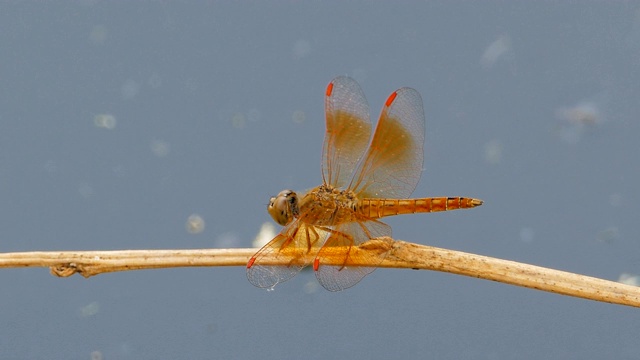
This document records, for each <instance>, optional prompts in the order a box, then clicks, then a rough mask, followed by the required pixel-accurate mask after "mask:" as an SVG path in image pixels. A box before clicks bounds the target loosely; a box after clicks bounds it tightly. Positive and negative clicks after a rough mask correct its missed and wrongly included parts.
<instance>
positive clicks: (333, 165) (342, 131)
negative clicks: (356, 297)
mask: <svg viewBox="0 0 640 360" xmlns="http://www.w3.org/2000/svg"><path fill="white" fill-rule="evenodd" d="M325 112H326V122H327V131H326V133H325V138H324V148H323V152H322V185H320V186H318V187H316V188H313V189H311V190H309V191H308V192H307V193H306V194H301V195H298V194H296V193H295V192H293V191H291V190H283V191H282V192H280V193H279V194H278V195H277V196H275V197H272V198H271V200H270V201H269V206H268V211H269V214H270V215H271V217H273V219H274V220H275V221H276V222H277V223H278V224H280V225H282V226H284V228H283V229H282V231H281V232H280V233H279V234H278V235H277V236H276V237H275V238H274V239H273V240H271V241H270V242H269V243H268V244H266V245H265V246H264V247H263V248H262V249H260V250H259V251H258V252H257V253H256V254H255V255H254V256H253V257H252V258H251V259H250V260H249V262H248V263H247V277H248V279H249V281H250V282H251V283H252V284H253V285H255V286H257V287H261V288H269V289H271V288H273V287H274V286H275V285H277V284H278V283H281V282H284V281H287V280H289V279H291V278H292V277H294V276H295V275H296V274H298V272H300V270H302V268H304V267H305V266H307V265H309V261H306V260H305V259H309V258H310V256H308V255H310V254H315V259H314V261H313V270H314V272H315V274H316V278H317V279H318V281H319V282H320V284H321V285H322V286H323V287H324V288H325V289H327V290H329V291H339V290H343V289H346V288H349V287H351V286H353V285H355V284H357V283H358V282H359V281H360V280H361V279H362V278H363V277H365V276H366V275H368V274H370V273H371V272H372V271H373V270H375V268H376V266H377V265H379V264H380V263H381V262H382V260H384V258H385V256H386V254H387V252H383V253H379V254H374V252H356V251H354V247H356V246H358V245H360V244H362V243H364V242H366V241H368V240H370V239H374V238H377V237H382V236H389V237H391V227H390V226H389V225H387V224H385V223H383V222H381V221H380V220H378V219H380V218H382V217H385V216H392V215H400V214H413V213H423V212H425V213H426V212H435V211H447V210H456V209H468V208H473V207H476V206H479V205H482V200H478V199H473V198H466V197H437V198H422V199H408V197H409V196H410V195H411V193H412V192H413V190H415V188H416V185H417V184H418V181H419V180H420V175H421V173H422V165H423V157H424V153H423V147H424V136H425V129H424V122H425V120H424V110H423V107H422V98H421V97H420V94H419V93H418V92H417V91H416V90H414V89H411V88H407V87H404V88H401V89H398V90H396V91H394V92H393V93H391V95H390V96H389V98H388V99H387V101H386V102H385V104H384V106H383V107H382V113H381V114H380V120H379V121H378V125H377V127H376V130H375V133H374V135H373V138H372V140H371V143H370V145H369V148H368V150H367V144H369V138H370V137H371V128H372V125H371V120H370V119H369V106H368V105H367V100H366V99H365V97H364V93H363V92H362V89H360V86H359V85H358V83H357V82H356V81H355V80H353V79H351V78H349V77H344V76H341V77H337V78H335V79H334V80H333V81H331V82H330V83H329V85H328V86H327V90H326V97H325ZM361 254H365V255H361ZM336 257H337V258H338V259H340V261H339V264H338V265H336V261H335V259H336ZM363 257H366V258H363ZM282 259H284V260H285V263H286V264H288V265H273V264H274V261H278V260H282ZM330 260H334V261H330ZM305 261H306V262H305ZM279 263H280V264H282V261H280V262H279ZM356 264H359V265H356ZM361 264H369V265H370V266H366V267H363V266H361Z"/></svg>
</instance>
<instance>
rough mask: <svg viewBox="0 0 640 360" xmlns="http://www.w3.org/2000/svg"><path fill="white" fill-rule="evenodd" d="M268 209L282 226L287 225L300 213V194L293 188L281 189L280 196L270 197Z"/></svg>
mask: <svg viewBox="0 0 640 360" xmlns="http://www.w3.org/2000/svg"><path fill="white" fill-rule="evenodd" d="M267 211H269V215H271V217H272V218H273V220H275V222H277V223H278V224H280V225H282V226H285V225H287V224H288V223H290V222H291V221H292V220H293V218H295V217H297V216H298V214H299V213H300V209H299V208H298V195H297V194H296V193H295V192H293V191H291V190H282V191H280V193H279V194H278V196H274V197H272V198H271V199H269V206H268V207H267Z"/></svg>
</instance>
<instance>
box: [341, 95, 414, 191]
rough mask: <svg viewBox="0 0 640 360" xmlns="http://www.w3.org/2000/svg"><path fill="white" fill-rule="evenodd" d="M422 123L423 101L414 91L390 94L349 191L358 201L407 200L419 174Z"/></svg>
mask: <svg viewBox="0 0 640 360" xmlns="http://www.w3.org/2000/svg"><path fill="white" fill-rule="evenodd" d="M424 121H425V120H424V109H423V106H422V98H421V97H420V94H419V93H418V92H417V91H416V90H414V89H411V88H401V89H398V90H396V91H395V92H393V93H392V94H391V95H390V96H389V98H388V99H387V101H386V103H385V105H384V107H383V108H382V113H381V114H380V120H379V121H378V125H377V127H376V131H375V133H374V135H373V139H372V140H371V145H370V146H369V150H368V151H367V153H366V154H365V157H364V158H363V160H362V161H361V163H360V164H359V166H358V169H357V170H356V173H355V175H354V178H353V180H352V182H351V184H350V186H349V189H351V190H353V191H354V192H355V193H356V194H358V196H359V197H361V198H365V197H369V198H374V197H375V198H407V197H409V196H410V195H411V193H412V192H413V190H415V188H416V185H417V184H418V181H419V180H420V175H421V173H422V165H423V159H424V136H425V131H424Z"/></svg>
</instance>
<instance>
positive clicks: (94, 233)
mask: <svg viewBox="0 0 640 360" xmlns="http://www.w3.org/2000/svg"><path fill="white" fill-rule="evenodd" d="M0 30H1V31H0V202H1V204H2V206H0V251H2V252H10V251H29V250H101V249H104V250H109V249H147V248H154V249H165V248H212V247H248V246H250V244H251V241H252V239H253V238H254V237H255V235H256V233H257V232H258V229H259V228H260V226H261V224H262V223H264V222H267V221H270V219H269V218H268V215H267V213H266V211H265V205H266V203H267V201H268V198H269V196H271V195H274V194H276V193H277V192H278V191H280V190H281V189H283V188H293V189H299V190H300V189H306V188H309V187H312V186H315V185H317V184H319V182H320V179H321V177H320V152H321V146H322V139H323V135H324V133H323V132H324V109H323V101H324V100H323V96H324V89H325V86H326V84H327V83H328V82H329V81H330V80H331V79H332V78H333V77H335V76H337V75H350V76H353V77H355V78H356V79H357V80H358V81H359V82H360V84H361V86H362V87H363V89H364V92H365V94H366V95H367V98H368V100H369V102H370V106H371V113H372V116H373V117H374V118H376V117H377V115H378V113H379V110H380V108H381V107H382V103H383V101H384V100H385V98H386V96H387V95H388V94H389V93H390V92H391V91H393V90H395V89H396V88H398V87H401V86H411V87H414V88H416V89H417V90H418V91H419V92H420V93H421V94H422V96H423V98H424V102H425V112H426V116H427V137H426V139H427V140H426V146H425V171H424V175H423V177H422V180H421V182H420V184H419V186H418V188H417V190H416V191H415V193H414V196H440V195H450V196H455V195H462V196H473V197H478V198H481V199H483V200H485V204H484V205H483V206H482V207H480V208H478V209H474V210H471V211H459V212H450V213H440V214H430V215H414V216H402V217H398V218H395V219H393V218H392V219H389V221H388V223H389V224H391V225H392V227H393V229H394V235H395V237H396V238H398V239H404V240H409V241H413V242H419V243H423V244H429V245H434V246H439V247H445V248H450V249H456V250H461V251H466V252H473V253H479V254H483V255H488V256H493V257H498V258H505V259H510V260H516V261H522V262H526V263H532V264H537V265H542V266H547V267H551V268H556V269H562V270H568V271H572V272H577V273H582V274H587V275H591V276H596V277H601V278H605V279H611V280H617V279H618V278H619V277H620V276H621V274H624V273H630V274H636V275H637V274H638V273H640V246H639V245H640V242H639V241H638V235H637V234H638V214H639V211H640V205H639V204H640V198H639V197H640V192H639V191H638V178H639V176H640V174H639V173H638V154H639V150H640V145H639V144H638V136H639V135H640V128H639V127H640V121H639V119H638V116H639V114H640V107H639V102H638V95H639V91H638V90H639V89H640V85H639V84H640V64H639V59H640V57H639V56H640V3H633V2H629V3H616V4H611V3H606V2H601V3H593V4H591V5H589V6H587V5H580V6H577V5H574V4H568V3H564V4H551V3H546V4H538V3H536V4H534V3H529V2H527V3H525V2H520V3H513V4H511V3H505V2H496V3H491V2H482V3H471V2H455V3H454V2H428V3H417V2H401V3H393V4H379V3H374V2H348V3H344V2H337V1H336V2H326V3H320V2H301V3H297V2H278V3H270V4H262V3H259V2H245V3H235V2H234V3H231V2H210V3H197V4H196V3H172V2H154V3H151V2H149V3H144V4H142V3H130V2H114V3H112V2H95V1H82V2H67V3H57V4H47V3H44V2H33V3H9V2H6V3H2V4H0ZM579 111H583V113H586V114H587V115H588V116H586V117H585V116H577V118H575V119H573V120H577V123H576V122H575V121H573V122H572V121H571V118H572V116H573V115H571V114H574V115H575V114H578V112H579ZM100 114H109V115H111V116H113V117H114V118H115V119H116V121H117V123H116V126H115V128H113V129H111V130H109V129H106V128H102V127H98V126H96V125H95V123H94V118H95V116H96V115H100ZM574 117H576V116H574ZM591 120H593V122H595V124H593V123H591V122H592V121H591ZM163 149H164V150H163ZM193 213H195V214H199V215H200V216H201V217H202V218H203V219H204V220H205V221H206V228H205V231H204V232H203V233H201V234H198V235H192V234H189V233H188V232H187V231H186V230H185V222H186V220H187V217H188V216H189V215H190V214H193ZM315 281H316V280H315V278H314V277H313V275H312V274H311V273H309V272H303V273H302V274H301V275H299V276H297V277H296V278H295V279H294V280H292V281H290V282H288V283H285V284H282V285H280V286H278V287H277V288H276V290H275V291H271V292H267V291H264V290H260V289H257V288H254V287H253V286H251V285H250V284H249V283H248V281H247V280H246V277H245V270H244V268H241V267H232V268H195V269H170V270H158V271H140V272H130V273H118V274H107V275H101V276H97V277H94V278H90V279H84V278H82V277H79V276H74V277H72V278H67V279H58V278H54V277H52V276H50V275H49V273H48V270H47V269H19V270H1V271H0V286H1V289H2V291H1V296H0V358H3V359H62V358H65V359H88V358H90V357H91V354H92V352H95V353H94V356H98V355H100V354H101V356H103V358H104V359H109V360H111V359H161V358H182V359H206V358H241V357H244V358H247V357H250V356H251V357H258V358H263V359H278V358H287V357H288V358H293V357H305V358H311V359H322V358H330V357H339V358H347V357H353V358H355V357H362V358H395V357H404V358H408V357H421V358H439V359H540V358H547V359H566V358H576V359H577V358H614V359H630V358H637V357H638V356H639V355H638V354H639V353H640V342H638V333H639V332H640V331H639V330H640V325H639V324H640V311H639V310H638V309H635V308H628V307H622V306H615V305H609V304H603V303H597V302H593V301H587V300H581V299H575V298H570V297H564V296H560V295H555V294H549V293H543V292H539V291H534V290H529V289H523V288H517V287H513V286H508V285H504V284H498V283H493V282H488V281H482V280H477V279H472V278H465V277H460V276H454V275H450V274H442V273H434V272H424V271H409V270H390V269H379V270H378V271H376V272H374V273H373V274H371V275H369V276H368V277H366V278H365V279H364V280H363V281H362V282H361V283H360V284H358V285H357V286H356V287H354V288H352V289H349V290H347V291H344V292H341V293H329V292H326V291H324V290H323V289H321V288H320V289H318V288H317V287H314V284H315Z"/></svg>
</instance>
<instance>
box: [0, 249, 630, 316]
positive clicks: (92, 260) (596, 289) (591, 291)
mask: <svg viewBox="0 0 640 360" xmlns="http://www.w3.org/2000/svg"><path fill="white" fill-rule="evenodd" d="M352 251H356V252H359V251H374V252H388V254H387V256H386V258H385V260H384V261H383V262H382V263H381V264H379V265H378V267H385V268H407V269H423V270H436V271H442V272H448V273H453V274H458V275H465V276H471V277H475V278H480V279H486V280H493V281H498V282H502V283H506V284H511V285H516V286H522V287H528V288H532V289H538V290H543V291H548V292H553V293H557V294H562V295H569V296H575V297H579V298H584V299H590V300H595V301H601V302H608V303H612V304H620V305H627V306H634V307H640V287H637V286H630V285H624V284H621V283H617V282H613V281H608V280H603V279H598V278H593V277H589V276H584V275H579V274H573V273H570V272H565V271H559V270H552V269H548V268H543V267H539V266H534V265H528V264H523V263H519V262H515V261H508V260H501V259H495V258H491V257H487V256H481V255H475V254H469V253H464V252H460V251H454V250H447V249H440V248H436V247H432V246H426V245H420V244H413V243H408V242H404V241H394V240H393V239H390V238H380V239H374V240H371V241H368V242H366V243H364V244H362V245H360V246H359V247H358V248H356V249H352ZM255 252H256V249H196V250H118V251H48V252H42V251H34V252H17V253H5V254H0V268H19V267H49V268H50V271H51V273H52V274H53V275H56V276H60V277H67V276H71V275H73V274H75V273H78V274H80V275H82V276H84V277H90V276H94V275H98V274H102V273H109V272H116V271H127V270H142V269H160V268H173V267H195V266H246V263H247V261H248V260H249V258H250V257H251V256H252V255H253V254H254V253H255ZM334 253H336V254H339V253H343V252H341V251H335V252H334ZM281 258H283V257H281ZM284 258H286V257H284ZM354 258H367V257H365V256H354ZM327 260H328V263H327V264H333V263H335V264H340V262H341V261H343V260H344V259H339V258H336V259H327ZM301 261H304V262H306V263H310V262H311V261H313V254H310V255H309V256H308V258H304V259H301ZM273 264H278V265H283V266H286V265H287V263H285V262H283V261H282V260H280V263H278V261H275V260H274V262H273ZM357 265H363V266H371V264H357Z"/></svg>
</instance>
